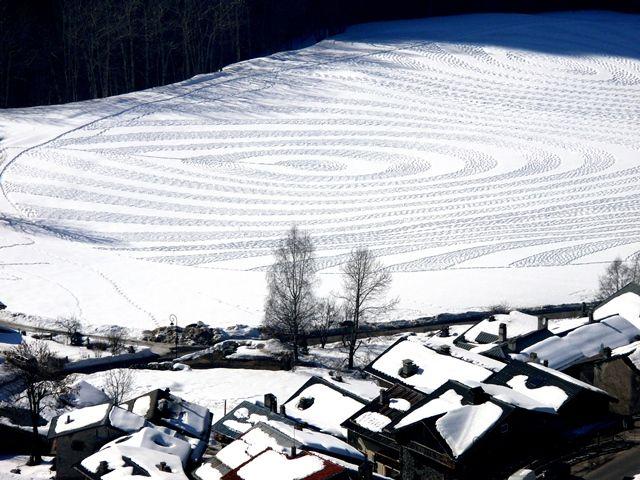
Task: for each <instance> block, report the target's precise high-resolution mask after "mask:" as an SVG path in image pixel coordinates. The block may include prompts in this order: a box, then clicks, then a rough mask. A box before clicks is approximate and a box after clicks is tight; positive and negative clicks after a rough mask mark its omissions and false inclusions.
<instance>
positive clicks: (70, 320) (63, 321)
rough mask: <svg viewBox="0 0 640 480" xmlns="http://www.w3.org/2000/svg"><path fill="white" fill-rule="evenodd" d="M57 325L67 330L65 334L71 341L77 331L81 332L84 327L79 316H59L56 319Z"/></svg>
mask: <svg viewBox="0 0 640 480" xmlns="http://www.w3.org/2000/svg"><path fill="white" fill-rule="evenodd" d="M56 327H58V328H59V329H60V330H63V331H64V332H65V335H66V336H67V337H68V339H69V343H71V339H72V338H73V336H74V335H75V334H76V333H80V331H81V329H82V322H80V320H79V319H78V318H77V317H74V316H71V317H59V318H58V320H56Z"/></svg>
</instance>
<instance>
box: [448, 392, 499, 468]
mask: <svg viewBox="0 0 640 480" xmlns="http://www.w3.org/2000/svg"><path fill="white" fill-rule="evenodd" d="M502 413H503V410H502V408H500V407H499V406H498V405H496V404H494V403H490V402H486V403H483V404H481V405H464V406H462V407H461V408H457V409H455V410H451V411H450V412H447V413H446V414H445V415H443V416H442V417H440V418H439V419H438V420H436V428H437V430H438V432H439V433H440V435H442V437H443V438H444V439H445V440H446V442H447V444H448V445H449V447H450V448H451V451H452V453H453V455H454V456H455V457H459V456H460V455H462V454H463V453H464V452H465V451H467V450H468V449H469V447H471V446H472V445H473V444H474V443H475V441H476V440H478V439H479V438H480V437H482V435H484V434H485V433H486V431H487V430H488V429H489V428H491V427H492V426H493V425H494V424H495V423H496V422H497V421H498V420H499V419H500V417H501V416H502Z"/></svg>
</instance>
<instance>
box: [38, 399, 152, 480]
mask: <svg viewBox="0 0 640 480" xmlns="http://www.w3.org/2000/svg"><path fill="white" fill-rule="evenodd" d="M146 424H147V422H146V420H145V419H144V418H142V417H140V416H138V415H135V414H133V413H130V412H128V411H127V410H125V409H122V408H120V407H117V406H114V405H112V404H110V403H103V404H100V405H95V406H91V407H85V408H80V409H77V410H72V411H71V412H68V413H65V414H62V415H60V416H58V417H55V418H53V419H52V420H51V424H50V426H49V433H48V438H49V440H51V441H52V442H53V448H52V450H53V452H54V454H55V455H56V460H55V463H56V478H57V479H58V480H71V479H78V478H82V477H81V475H80V474H79V473H78V472H77V471H76V470H75V469H74V467H75V465H76V464H78V463H79V462H81V461H82V460H84V459H85V458H87V457H88V456H90V455H91V454H93V453H94V452H96V451H97V450H99V449H100V448H101V447H102V446H103V445H105V444H106V443H108V442H110V441H111V440H114V439H116V438H118V437H121V436H123V435H126V434H128V433H132V432H135V431H137V430H140V429H141V428H143V427H144V426H145V425H146Z"/></svg>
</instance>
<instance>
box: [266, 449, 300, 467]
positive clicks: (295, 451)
mask: <svg viewBox="0 0 640 480" xmlns="http://www.w3.org/2000/svg"><path fill="white" fill-rule="evenodd" d="M297 454H298V452H297V449H296V446H295V445H291V451H290V452H289V458H296V455H297ZM265 473H266V472H265Z"/></svg>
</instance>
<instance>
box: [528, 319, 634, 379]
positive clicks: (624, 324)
mask: <svg viewBox="0 0 640 480" xmlns="http://www.w3.org/2000/svg"><path fill="white" fill-rule="evenodd" d="M639 336H640V329H638V328H637V327H635V326H634V325H633V324H631V323H630V322H628V321H627V320H625V319H624V318H622V317H621V316H619V315H614V316H612V317H608V318H606V319H604V320H601V321H600V322H595V323H589V324H587V325H583V326H580V327H577V328H575V329H573V330H571V331H569V332H566V333H564V334H562V335H554V336H552V337H549V338H546V339H544V340H542V341H541V342H538V343H535V344H533V345H531V346H529V347H528V348H525V349H524V350H522V352H521V353H522V354H525V355H530V354H531V353H535V354H536V355H537V357H538V359H540V361H544V360H547V361H548V362H549V367H551V368H554V369H557V370H565V369H567V368H569V367H571V366H572V365H575V364H578V363H581V362H583V361H585V360H588V359H590V358H592V357H595V356H597V355H598V354H599V353H600V351H601V349H602V347H609V348H611V349H614V348H617V347H620V346H623V345H628V344H629V343H632V342H633V341H635V340H636V338H637V337H639Z"/></svg>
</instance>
